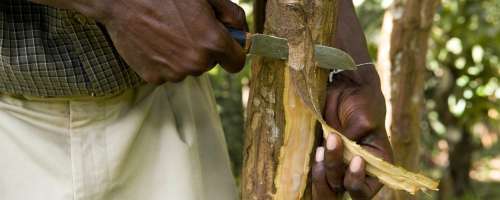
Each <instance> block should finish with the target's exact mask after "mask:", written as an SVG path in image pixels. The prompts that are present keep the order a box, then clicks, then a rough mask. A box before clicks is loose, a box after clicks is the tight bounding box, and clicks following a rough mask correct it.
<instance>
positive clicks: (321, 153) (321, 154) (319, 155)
mask: <svg viewBox="0 0 500 200" xmlns="http://www.w3.org/2000/svg"><path fill="white" fill-rule="evenodd" d="M324 159H325V148H324V147H318V148H317V149H316V162H321V161H323V160H324Z"/></svg>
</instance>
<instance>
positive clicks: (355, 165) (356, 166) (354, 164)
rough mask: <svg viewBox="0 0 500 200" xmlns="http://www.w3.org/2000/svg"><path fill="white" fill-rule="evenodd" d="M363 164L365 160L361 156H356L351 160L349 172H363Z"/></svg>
mask: <svg viewBox="0 0 500 200" xmlns="http://www.w3.org/2000/svg"><path fill="white" fill-rule="evenodd" d="M362 164H363V159H362V158H361V157H359V156H355V157H354V158H353V159H352V160H351V164H350V165H349V170H351V172H358V171H360V170H361V165H362Z"/></svg>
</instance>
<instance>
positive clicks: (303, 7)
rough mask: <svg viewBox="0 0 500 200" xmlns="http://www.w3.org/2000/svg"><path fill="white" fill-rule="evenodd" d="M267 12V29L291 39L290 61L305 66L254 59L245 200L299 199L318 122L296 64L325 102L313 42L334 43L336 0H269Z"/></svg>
mask: <svg viewBox="0 0 500 200" xmlns="http://www.w3.org/2000/svg"><path fill="white" fill-rule="evenodd" d="M261 6H262V5H261ZM266 13H267V14H266V26H265V31H264V32H265V33H266V34H270V35H275V36H278V37H284V38H288V39H289V45H290V54H291V55H290V58H292V59H291V60H290V61H289V63H290V64H292V65H294V64H304V65H303V66H296V65H294V66H292V67H288V65H287V63H286V62H285V61H278V60H271V59H266V58H256V59H254V60H253V66H252V79H251V90H250V100H249V103H248V110H247V120H246V125H245V134H246V135H245V149H244V166H243V171H242V186H241V190H242V199H244V200H246V199H252V200H253V199H258V200H266V199H283V200H289V199H300V197H301V196H302V194H303V193H304V189H305V186H306V184H307V178H308V173H309V157H310V153H311V150H312V148H313V145H314V140H315V134H316V132H315V130H316V124H317V123H316V118H315V114H314V113H313V112H311V111H310V110H309V108H308V107H307V105H305V104H304V102H303V101H302V99H301V97H300V96H299V95H298V94H297V92H298V91H296V89H297V88H295V84H294V80H293V78H292V76H293V75H292V74H293V72H292V70H294V69H292V68H293V67H295V68H297V67H304V69H301V70H300V71H301V72H304V73H305V76H306V77H307V78H308V80H313V83H312V86H313V87H314V89H315V90H314V91H315V93H314V94H313V95H314V96H315V98H317V99H318V101H317V102H315V103H316V105H323V104H322V103H321V99H323V98H322V97H323V96H324V95H325V91H326V78H327V73H326V72H325V71H323V70H320V69H318V68H317V67H316V66H314V64H313V63H314V62H313V57H312V54H313V48H312V47H313V46H312V45H313V43H321V44H329V43H330V41H329V40H330V38H332V34H333V33H334V25H335V23H334V22H335V20H336V19H335V13H336V1H335V0H269V1H268V3H267V12H266ZM257 21H263V20H262V19H260V20H257ZM313 41H314V42H313ZM296 71H297V70H296Z"/></svg>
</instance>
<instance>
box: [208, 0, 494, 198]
mask: <svg viewBox="0 0 500 200" xmlns="http://www.w3.org/2000/svg"><path fill="white" fill-rule="evenodd" d="M233 1H234V2H236V3H238V4H240V5H241V6H242V7H243V8H244V9H245V11H246V13H247V18H248V22H249V25H250V28H251V29H252V28H253V21H254V20H253V19H254V18H253V0H240V1H238V0H233ZM424 2H425V1H424ZM354 4H355V6H356V7H357V13H358V16H359V18H360V20H361V22H362V25H363V27H364V30H365V34H366V36H367V40H368V43H369V49H370V53H371V55H372V58H373V59H374V61H375V62H376V61H377V58H378V57H380V51H382V50H381V49H382V48H384V47H383V45H384V41H386V40H384V34H387V33H384V31H383V30H382V27H383V23H384V15H387V14H388V13H389V12H392V14H394V13H395V11H396V14H397V10H395V9H394V8H395V5H394V4H395V2H394V1H393V0H354ZM430 20H431V21H432V24H431V27H430V32H429V35H428V38H429V39H428V40H429V41H428V45H429V46H428V51H427V55H426V58H425V63H426V64H425V68H424V70H422V71H421V72H419V73H420V74H419V76H421V77H422V78H423V80H424V81H423V84H422V87H423V88H421V89H422V90H423V92H424V93H423V94H424V100H423V101H422V104H420V105H421V106H419V107H418V112H416V113H418V119H419V123H418V126H419V127H418V135H417V137H418V139H419V142H418V152H417V154H418V158H419V159H418V163H417V165H418V166H416V169H417V170H418V171H421V172H422V173H425V174H426V175H428V176H431V177H433V178H436V179H440V180H441V185H440V191H439V192H434V193H433V192H431V193H429V194H428V195H420V197H419V198H420V199H470V200H473V199H500V144H499V133H500V102H499V101H498V99H499V98H500V88H499V79H500V76H499V75H500V59H499V56H500V0H443V1H441V3H440V4H439V5H438V6H437V9H436V11H435V15H431V19H430ZM384 27H385V25H384ZM386 45H387V44H386ZM248 60H249V62H250V61H251V59H248ZM379 63H380V61H379ZM247 65H249V63H247ZM380 70H381V72H380V73H381V76H382V75H383V73H384V72H383V69H380ZM249 74H250V67H248V66H247V67H245V70H244V71H242V72H241V73H239V74H236V75H229V74H227V73H225V72H224V71H223V70H221V69H220V68H215V69H213V70H212V71H210V76H211V79H212V83H213V87H214V90H215V94H216V98H217V103H218V111H219V114H220V116H221V118H222V122H223V126H224V130H225V133H226V139H227V143H228V148H229V153H230V156H231V159H232V165H233V169H234V170H233V171H234V175H235V178H236V180H239V175H240V169H241V165H242V157H243V154H242V147H243V143H244V141H243V132H244V130H243V129H244V128H243V126H244V110H245V106H246V103H247V99H248V91H249V86H248V84H249ZM415 76H417V74H416V75H415ZM408 84H412V83H411V82H408ZM384 87H390V86H388V85H384ZM383 90H385V91H387V90H388V91H390V90H391V88H383ZM386 96H387V95H386ZM388 103H389V104H390V102H388ZM389 106H390V105H389ZM388 125H389V126H388V127H390V122H388ZM395 154H398V152H397V151H396V152H395ZM402 156H410V157H415V155H402Z"/></svg>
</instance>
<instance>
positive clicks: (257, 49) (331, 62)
mask: <svg viewBox="0 0 500 200" xmlns="http://www.w3.org/2000/svg"><path fill="white" fill-rule="evenodd" d="M227 29H228V31H229V33H230V34H231V37H232V38H233V39H234V40H236V41H237V42H238V43H239V44H240V45H241V47H243V48H244V49H245V51H246V52H247V53H248V54H251V55H258V56H264V57H269V58H274V59H279V60H287V59H288V41H287V39H284V38H279V37H275V36H271V35H264V34H252V33H247V32H244V31H240V30H237V29H233V28H227ZM314 51H315V52H314V56H315V59H316V62H317V63H318V64H319V67H321V68H323V69H328V70H355V69H356V64H355V63H354V60H353V59H352V57H351V56H350V55H349V54H347V53H346V52H344V51H342V50H340V49H337V48H333V47H328V46H323V45H316V46H315V48H314Z"/></svg>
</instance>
